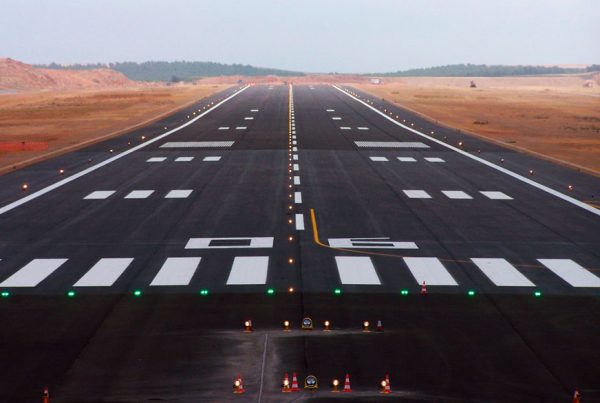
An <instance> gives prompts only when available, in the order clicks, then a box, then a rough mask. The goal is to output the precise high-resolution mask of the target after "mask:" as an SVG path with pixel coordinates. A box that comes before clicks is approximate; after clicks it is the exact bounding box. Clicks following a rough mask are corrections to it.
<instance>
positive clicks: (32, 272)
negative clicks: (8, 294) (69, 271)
mask: <svg viewBox="0 0 600 403" xmlns="http://www.w3.org/2000/svg"><path fill="white" fill-rule="evenodd" d="M66 261H67V259H33V260H32V261H31V262H29V263H28V264H26V265H25V266H23V267H22V268H21V269H20V270H19V271H17V272H16V273H14V274H13V275H12V276H10V277H9V278H7V279H6V280H4V281H3V282H2V283H0V287H35V286H36V285H38V284H39V283H41V282H42V281H43V280H44V279H45V278H46V277H48V276H49V275H50V274H52V273H53V272H54V271H55V270H56V269H58V268H59V267H60V266H62V265H63V263H65V262H66Z"/></svg>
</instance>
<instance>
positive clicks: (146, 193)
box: [125, 190, 154, 199]
mask: <svg viewBox="0 0 600 403" xmlns="http://www.w3.org/2000/svg"><path fill="white" fill-rule="evenodd" d="M152 193H154V190H132V191H131V192H129V194H128V195H127V196H125V199H147V198H148V197H150V195H151V194H152Z"/></svg>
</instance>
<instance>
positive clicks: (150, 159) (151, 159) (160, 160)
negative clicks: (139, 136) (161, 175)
mask: <svg viewBox="0 0 600 403" xmlns="http://www.w3.org/2000/svg"><path fill="white" fill-rule="evenodd" d="M166 159H167V157H152V158H148V159H147V160H146V162H163V161H165V160H166Z"/></svg>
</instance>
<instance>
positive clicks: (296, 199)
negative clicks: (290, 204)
mask: <svg viewBox="0 0 600 403" xmlns="http://www.w3.org/2000/svg"><path fill="white" fill-rule="evenodd" d="M294 203H296V204H302V192H295V193H294Z"/></svg>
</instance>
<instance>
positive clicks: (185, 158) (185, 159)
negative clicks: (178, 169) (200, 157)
mask: <svg viewBox="0 0 600 403" xmlns="http://www.w3.org/2000/svg"><path fill="white" fill-rule="evenodd" d="M193 160H194V157H177V158H175V162H190V161H193Z"/></svg>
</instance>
